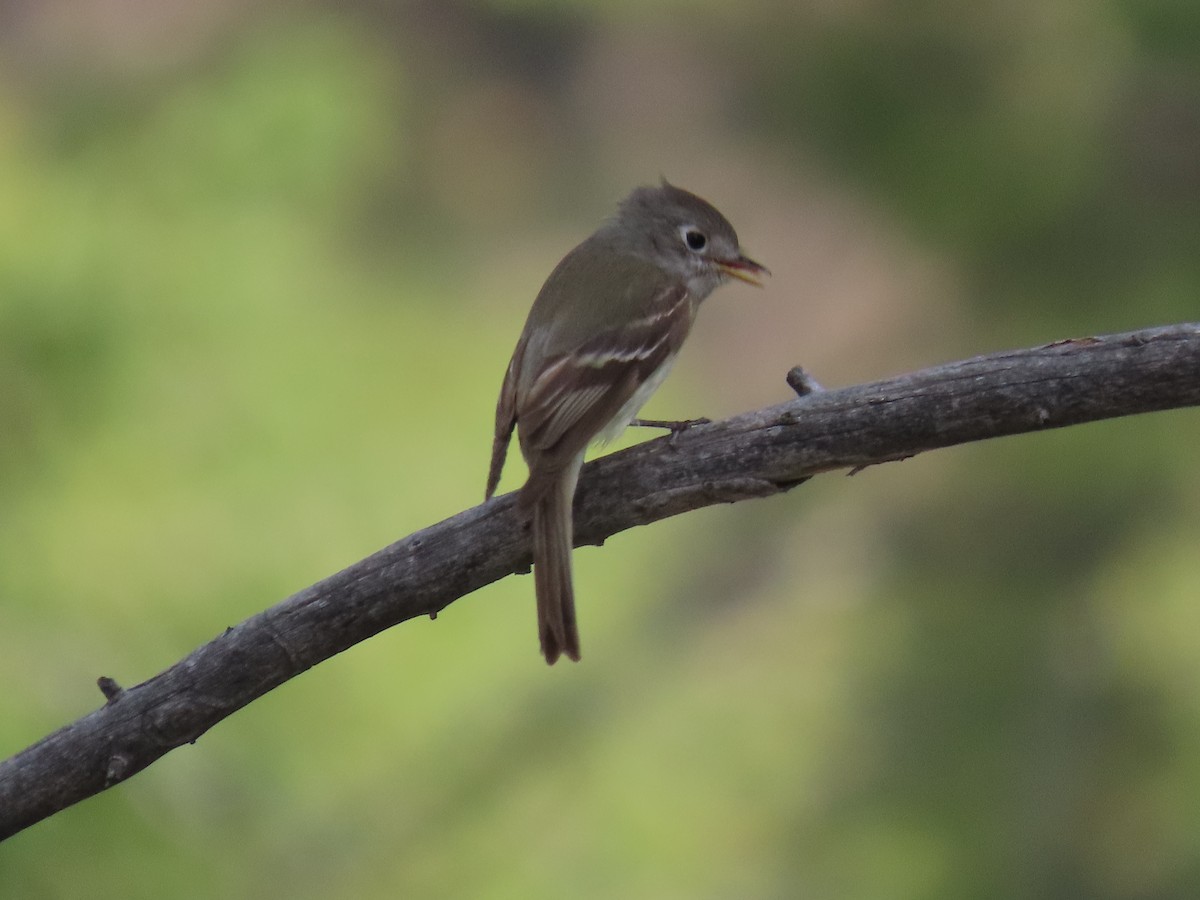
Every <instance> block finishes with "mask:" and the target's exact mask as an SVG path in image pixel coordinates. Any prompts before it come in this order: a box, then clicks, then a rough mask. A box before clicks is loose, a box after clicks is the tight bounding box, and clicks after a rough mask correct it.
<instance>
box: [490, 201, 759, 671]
mask: <svg viewBox="0 0 1200 900" xmlns="http://www.w3.org/2000/svg"><path fill="white" fill-rule="evenodd" d="M769 274H770V272H769V271H768V270H767V268H766V267H765V266H763V265H762V264H760V263H757V262H755V261H754V260H753V259H751V258H750V257H748V256H746V255H745V254H744V253H743V252H742V249H741V246H740V244H739V242H738V236H737V232H736V231H735V230H734V228H733V226H732V225H731V224H730V223H729V220H728V219H726V218H725V216H723V215H722V214H721V213H720V212H719V211H718V210H717V208H716V207H714V206H713V205H712V204H711V203H709V202H708V201H707V200H704V199H702V198H701V197H699V196H697V195H696V194H693V193H691V192H690V191H687V190H684V189H683V188H680V187H676V186H674V185H672V184H670V183H668V182H667V181H666V179H663V180H662V182H661V183H660V184H659V185H657V186H644V187H638V188H635V189H634V190H633V191H632V192H631V193H630V194H629V195H628V196H627V197H625V199H624V200H622V201H621V202H620V203H619V204H618V206H617V210H616V213H615V215H613V216H611V217H610V218H609V219H608V220H606V221H605V222H604V223H603V224H601V225H600V227H599V228H597V229H596V231H595V232H593V233H592V234H591V235H590V236H589V237H587V238H586V239H585V240H584V241H583V242H582V243H580V244H579V245H578V246H576V247H575V248H574V249H573V250H571V251H570V252H569V253H567V255H566V256H564V257H563V258H562V260H561V261H560V262H559V263H558V265H557V266H556V267H555V268H554V270H553V271H552V272H551V273H550V275H549V277H548V278H547V279H546V281H545V283H544V284H543V285H542V288H541V290H540V291H539V292H538V294H537V297H536V299H535V300H534V302H533V306H532V307H531V309H530V311H529V315H528V317H527V319H526V321H525V326H524V328H523V330H522V332H521V336H520V338H519V339H518V341H517V345H516V349H515V350H514V351H513V354H512V358H511V360H510V361H509V364H508V368H507V370H506V371H505V375H504V381H503V383H502V385H501V388H500V396H499V399H498V400H497V402H496V420H495V432H494V437H493V441H492V456H491V465H490V467H489V470H488V479H487V489H486V493H485V500H487V499H490V498H491V497H492V496H493V494H494V493H495V490H496V487H497V485H498V484H499V481H500V474H501V471H502V469H503V467H504V461H505V457H506V456H507V453H508V446H509V443H510V441H511V438H512V434H513V431H514V429H515V430H516V431H517V434H518V440H519V444H520V448H521V453H522V455H523V456H524V457H525V462H526V463H527V465H528V468H529V476H528V479H527V480H526V482H525V485H524V487H522V488H521V490H520V493H519V494H518V497H517V510H518V512H519V513H520V514H521V515H522V516H523V517H524V518H523V522H529V523H530V527H531V531H532V544H533V548H532V549H533V575H534V591H535V593H536V595H537V616H538V636H539V642H540V645H541V651H542V655H543V656H544V657H545V660H546V662H547V663H548V664H551V665H553V664H554V663H555V662H556V661H557V660H558V659H559V657H560V656H564V655H565V656H566V657H567V658H568V659H571V660H575V661H578V660H579V658H580V647H579V628H578V623H577V621H576V614H575V592H574V586H573V579H572V571H571V550H572V547H573V545H574V521H573V514H572V505H573V501H574V497H575V487H576V484H577V482H578V480H579V471H580V468H581V466H582V465H583V459H584V453H585V451H586V450H587V448H588V446H589V445H590V444H592V443H593V442H596V441H599V442H605V441H609V440H612V439H613V438H615V437H616V436H617V435H619V434H620V433H621V432H622V431H623V430H624V429H625V427H626V426H627V425H628V424H630V422H631V421H633V420H634V417H635V416H636V415H637V413H638V411H639V410H640V409H641V407H642V405H643V404H644V403H645V402H646V400H648V399H649V397H650V395H651V394H653V393H654V391H655V390H657V388H658V387H659V385H661V384H662V382H663V380H664V379H665V378H666V376H667V373H668V372H669V371H670V369H671V366H672V364H673V363H674V362H675V358H676V356H677V355H678V353H679V349H680V347H681V346H682V345H683V342H684V339H685V338H687V336H688V333H689V332H690V330H691V327H692V322H693V321H694V319H695V317H696V311H697V309H698V308H699V306H700V304H701V303H702V302H703V301H704V300H705V299H706V298H707V297H708V296H709V295H710V294H711V293H712V292H713V290H715V289H716V288H717V287H719V286H720V285H721V284H723V283H725V282H727V281H729V280H730V279H738V280H741V281H744V282H747V283H749V284H752V285H755V286H759V287H761V286H762V278H763V276H765V275H769ZM656 424H663V423H656Z"/></svg>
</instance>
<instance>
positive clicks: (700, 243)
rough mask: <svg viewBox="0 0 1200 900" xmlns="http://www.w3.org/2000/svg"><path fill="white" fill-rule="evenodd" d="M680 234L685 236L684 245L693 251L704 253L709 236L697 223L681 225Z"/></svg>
mask: <svg viewBox="0 0 1200 900" xmlns="http://www.w3.org/2000/svg"><path fill="white" fill-rule="evenodd" d="M679 236H680V237H682V238H683V244H684V246H685V247H687V248H688V249H689V250H691V251H692V252H693V253H703V252H704V250H705V248H706V247H708V237H707V236H706V235H705V234H704V232H703V231H701V230H700V229H699V228H697V227H696V226H695V225H680V226H679Z"/></svg>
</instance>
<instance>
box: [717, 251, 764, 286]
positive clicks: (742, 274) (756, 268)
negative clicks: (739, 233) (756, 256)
mask: <svg viewBox="0 0 1200 900" xmlns="http://www.w3.org/2000/svg"><path fill="white" fill-rule="evenodd" d="M717 268H718V269H720V270H721V272H722V273H723V274H725V275H728V276H729V277H730V278H736V279H738V281H744V282H746V284H752V285H754V286H755V287H762V286H763V283H762V279H763V276H764V275H770V274H771V270H770V269H768V268H767V267H766V266H764V265H762V264H761V263H756V262H755V261H754V260H752V259H751V258H750V257H748V256H738V257H737V258H735V259H721V260H717Z"/></svg>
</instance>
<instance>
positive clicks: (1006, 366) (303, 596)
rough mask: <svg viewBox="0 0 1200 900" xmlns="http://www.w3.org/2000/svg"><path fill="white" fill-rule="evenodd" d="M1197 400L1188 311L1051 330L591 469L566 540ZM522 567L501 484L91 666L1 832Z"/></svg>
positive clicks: (19, 777) (664, 442) (117, 777)
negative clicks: (242, 608)
mask: <svg viewBox="0 0 1200 900" xmlns="http://www.w3.org/2000/svg"><path fill="white" fill-rule="evenodd" d="M789 382H790V383H792V384H794V385H797V386H798V390H799V389H801V388H800V386H801V385H804V384H806V383H808V382H805V379H804V378H802V377H797V373H793V377H792V378H790V379H789ZM1196 405H1200V324H1186V325H1176V326H1171V327H1167V328H1155V329H1149V330H1146V331H1139V332H1133V333H1129V334H1118V335H1111V336H1108V337H1101V338H1080V339H1075V340H1067V341H1059V342H1056V343H1054V344H1050V345H1048V346H1045V347H1039V348H1035V349H1031V350H1019V351H1013V352H1009V353H998V354H993V355H990V356H984V357H978V358H976V359H971V360H966V361H964V362H957V363H952V364H950V365H945V366H939V367H937V368H933V369H927V370H925V371H922V372H917V373H914V374H911V375H904V376H901V377H899V378H891V379H887V380H884V381H877V382H874V383H872V384H864V385H858V386H855V387H848V388H842V389H839V390H831V391H819V392H816V393H810V394H808V395H807V396H801V397H800V398H798V399H796V400H793V401H791V402H789V403H783V404H780V405H778V406H772V407H769V408H766V409H761V410H757V411H754V412H749V413H746V414H744V415H740V416H736V417H734V418H732V419H727V420H725V421H722V422H716V423H713V424H709V425H702V426H699V427H696V428H693V429H690V430H688V431H686V432H683V433H681V434H679V435H677V436H675V437H674V438H662V439H659V440H654V441H649V442H647V443H645V444H641V445H639V446H637V447H633V448H631V449H629V450H625V451H622V452H620V453H614V454H612V455H610V456H607V457H605V458H603V459H600V460H597V461H596V462H593V463H591V464H589V465H588V466H587V467H586V468H585V469H584V472H583V478H582V480H581V482H580V489H579V494H578V497H577V500H576V504H577V506H576V509H577V512H576V543H577V544H589V543H591V544H598V543H602V542H603V541H604V539H605V538H607V537H608V536H609V535H612V534H616V533H617V532H620V531H624V530H625V529H627V528H632V527H634V526H636V525H645V524H647V523H650V522H654V521H657V520H658V519H663V518H666V517H667V516H673V515H678V514H679V513H683V512H687V511H689V510H693V509H697V508H699V507H702V506H708V505H710V504H714V503H732V502H735V501H738V500H746V499H749V498H751V497H766V496H769V495H771V494H776V493H779V492H781V491H786V490H788V489H789V488H792V487H794V486H796V485H797V484H799V483H800V482H802V481H804V480H806V479H807V478H809V477H811V476H813V475H815V474H818V473H821V472H828V471H831V470H835V469H857V468H861V467H863V466H869V465H874V464H876V463H882V462H888V461H891V460H897V459H903V458H905V457H909V456H913V455H914V454H917V453H921V452H923V451H926V450H932V449H935V448H938V447H948V446H951V445H954V444H962V443H966V442H969V441H980V440H984V439H986V438H993V437H999V436H1002V435H1011V434H1020V433H1022V432H1028V431H1040V430H1042V429H1046V428H1059V427H1063V426H1066V425H1075V424H1078V423H1081V422H1091V421H1095V420H1099V419H1107V418H1112V417H1116V416H1128V415H1133V414H1135V413H1143V412H1152V411H1155V410H1163V409H1171V408H1176V407H1183V406H1196ZM482 459H483V457H482V456H481V461H482ZM481 464H482V462H481ZM479 474H480V478H481V482H480V488H481V490H482V476H483V472H482V470H481V471H480V473H479ZM529 562H530V554H529V548H528V539H527V534H526V531H525V528H524V527H523V525H522V523H521V522H520V521H519V519H518V517H517V515H516V513H515V510H514V506H513V495H512V494H509V495H506V496H503V497H498V498H495V499H493V500H492V501H491V502H489V503H485V504H483V505H481V506H477V507H475V508H473V509H469V510H466V511H465V512H462V513H459V514H458V515H456V516H453V517H452V518H450V519H447V520H445V521H443V522H439V523H438V524H436V525H432V526H430V527H429V528H426V529H424V530H422V531H419V532H417V533H415V534H412V535H410V536H408V537H406V538H404V539H403V540H401V541H397V542H396V543H394V544H392V545H391V546H390V547H386V548H385V549H383V550H380V551H379V552H378V553H375V554H373V555H372V556H369V557H367V558H366V559H364V560H362V561H360V562H357V563H355V564H354V565H352V566H350V567H349V568H347V569H345V570H344V571H342V572H339V573H337V574H336V575H333V576H331V577H329V578H327V579H325V580H324V581H321V582H318V583H317V584H314V585H312V586H311V587H308V588H306V589H304V590H302V591H300V592H299V593H298V594H295V595H294V596H292V597H289V598H288V599H287V600H284V601H283V602H281V603H279V604H276V605H275V606H272V607H271V608H270V609H267V610H265V611H264V612H261V613H259V614H258V615H256V616H253V617H251V618H249V619H247V620H246V621H244V622H242V623H241V624H240V625H237V626H236V627H234V628H230V629H229V630H227V631H226V632H224V633H223V634H221V635H220V636H218V637H216V638H214V639H213V640H212V641H210V642H209V643H207V644H205V645H204V646H202V647H200V648H199V649H197V650H195V651H194V652H192V653H191V654H189V655H188V656H187V657H185V658H184V659H182V660H180V661H179V662H178V663H176V664H175V665H173V666H171V667H170V668H169V669H167V670H166V671H164V672H161V673H159V674H158V675H156V676H154V677H153V678H151V679H150V680H149V681H146V682H144V683H142V684H139V685H137V686H136V687H132V688H129V689H127V690H122V689H121V688H120V687H119V686H118V685H117V684H116V683H115V682H114V681H112V679H108V678H102V679H101V680H100V687H101V689H102V690H103V692H104V695H105V697H106V698H107V702H106V703H105V704H104V706H102V707H100V708H99V709H97V710H95V711H94V712H91V713H89V714H88V715H86V716H84V717H82V718H81V719H79V720H77V721H75V722H72V723H71V724H69V725H67V726H65V727H63V728H61V729H59V730H58V731H56V732H54V733H53V734H51V735H49V736H48V737H46V738H43V739H42V740H40V741H38V742H37V743H36V744H34V745H33V746H31V747H29V748H27V749H26V750H23V751H21V752H20V753H18V754H17V755H16V756H13V757H12V758H10V759H8V760H6V761H4V762H3V763H0V840H2V839H4V838H7V837H9V836H11V835H13V834H15V833H17V832H18V831H20V830H22V829H24V828H26V827H28V826H29V825H32V824H33V823H35V822H37V821H39V820H41V819H43V818H45V817H47V816H50V815H52V814H54V813H55V812H57V811H58V810H61V809H64V808H66V807H67V806H70V805H72V804H74V803H77V802H79V801H80V800H82V799H84V798H85V797H89V796H91V795H92V794H95V793H98V792H100V791H102V790H104V789H105V788H109V787H112V786H113V785H114V784H118V783H119V782H121V781H124V780H125V779H126V778H129V777H130V776H131V775H133V774H135V773H137V772H139V771H141V770H142V769H144V768H145V767H146V766H148V765H150V764H151V763H152V762H154V761H155V760H156V759H158V758H159V757H161V756H163V755H164V754H166V753H167V752H168V751H170V750H172V749H174V748H175V747H178V746H180V745H181V744H185V743H190V742H193V741H195V740H196V738H198V737H199V736H200V735H202V734H204V732H206V731H207V730H208V729H209V728H211V727H212V726H213V725H215V724H217V723H218V722H219V721H221V720H222V719H223V718H225V717H226V716H228V715H230V714H231V713H233V712H234V711H236V710H238V709H241V708H242V707H243V706H246V705H247V704H248V703H250V702H251V701H252V700H254V699H256V698H257V697H261V696H262V695H263V694H265V693H266V692H267V691H270V690H271V689H272V688H274V687H277V686H278V685H280V684H282V683H283V682H285V681H287V680H288V679H289V678H292V677H294V676H295V675H298V674H299V673H300V672H303V671H304V670H305V669H308V668H310V667H312V666H315V665H316V664H317V663H319V662H321V661H322V660H326V659H328V658H330V657H331V656H333V655H334V654H337V653H340V652H341V651H343V650H345V649H346V648H348V647H351V646H353V645H354V644H356V643H358V642H359V641H362V640H365V639H366V638H369V637H371V636H372V635H374V634H377V633H378V632H380V631H382V630H383V629H385V628H389V627H391V626H392V625H395V624H397V623H398V622H403V621H405V620H406V619H411V618H414V617H416V616H422V615H432V614H436V612H437V611H438V610H440V609H442V608H444V607H445V606H447V605H448V604H450V603H452V602H453V601H454V600H456V599H457V598H459V597H461V596H463V595H464V594H468V593H470V592H471V591H474V590H476V589H478V588H481V587H483V586H484V585H486V584H491V583H492V582H493V581H496V580H498V579H500V578H503V577H504V576H506V575H510V574H512V573H514V572H520V571H525V570H527V569H528V567H529ZM530 627H531V628H532V625H531V626H530ZM531 633H532V632H531ZM531 652H532V651H531Z"/></svg>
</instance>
